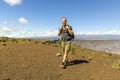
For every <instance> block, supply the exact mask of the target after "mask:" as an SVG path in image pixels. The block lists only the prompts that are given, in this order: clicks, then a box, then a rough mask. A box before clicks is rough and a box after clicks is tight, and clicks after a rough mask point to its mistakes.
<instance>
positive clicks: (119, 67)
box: [112, 60, 120, 70]
mask: <svg viewBox="0 0 120 80" xmlns="http://www.w3.org/2000/svg"><path fill="white" fill-rule="evenodd" d="M112 68H114V69H116V70H120V60H116V61H114V62H113V65H112Z"/></svg>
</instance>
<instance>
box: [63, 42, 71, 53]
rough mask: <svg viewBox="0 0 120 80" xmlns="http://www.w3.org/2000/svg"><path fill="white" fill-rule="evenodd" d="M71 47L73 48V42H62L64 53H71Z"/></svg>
mask: <svg viewBox="0 0 120 80" xmlns="http://www.w3.org/2000/svg"><path fill="white" fill-rule="evenodd" d="M70 47H71V41H66V42H63V41H62V51H63V52H69V51H70Z"/></svg>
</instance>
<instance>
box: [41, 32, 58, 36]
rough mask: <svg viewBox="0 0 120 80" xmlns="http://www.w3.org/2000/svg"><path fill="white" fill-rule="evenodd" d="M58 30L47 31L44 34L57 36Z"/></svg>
mask: <svg viewBox="0 0 120 80" xmlns="http://www.w3.org/2000/svg"><path fill="white" fill-rule="evenodd" d="M57 32H58V31H47V32H45V34H44V35H43V36H47V37H51V36H57Z"/></svg>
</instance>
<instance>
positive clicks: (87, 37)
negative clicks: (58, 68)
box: [31, 34, 120, 40]
mask: <svg viewBox="0 0 120 80" xmlns="http://www.w3.org/2000/svg"><path fill="white" fill-rule="evenodd" d="M31 38H32V39H50V40H54V39H58V38H60V37H58V36H48V37H40V36H39V37H31ZM116 39H117V40H118V39H120V35H81V34H79V35H75V40H116Z"/></svg>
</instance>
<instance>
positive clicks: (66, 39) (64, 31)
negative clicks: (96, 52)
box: [58, 17, 74, 68]
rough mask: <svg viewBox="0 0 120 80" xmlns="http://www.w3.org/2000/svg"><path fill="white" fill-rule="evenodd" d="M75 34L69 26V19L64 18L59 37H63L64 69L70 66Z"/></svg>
mask: <svg viewBox="0 0 120 80" xmlns="http://www.w3.org/2000/svg"><path fill="white" fill-rule="evenodd" d="M73 35H74V32H73V30H72V27H71V26H70V25H68V24H67V19H66V18H65V17H63V18H62V26H61V27H60V28H59V31H58V36H61V42H62V51H63V54H64V55H63V60H62V65H61V67H62V68H66V66H67V65H68V53H69V51H70V47H71V40H72V36H73Z"/></svg>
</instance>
